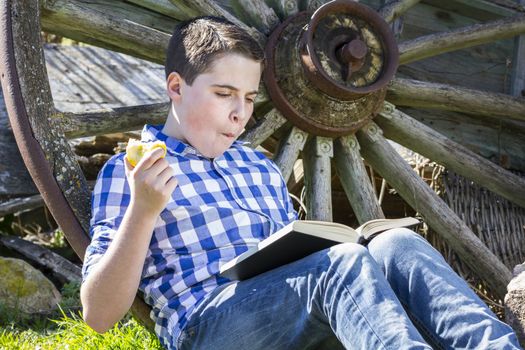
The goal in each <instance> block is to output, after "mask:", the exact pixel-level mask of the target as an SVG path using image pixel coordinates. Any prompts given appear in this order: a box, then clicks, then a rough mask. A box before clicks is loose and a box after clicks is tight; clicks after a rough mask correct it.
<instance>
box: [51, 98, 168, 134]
mask: <svg viewBox="0 0 525 350" xmlns="http://www.w3.org/2000/svg"><path fill="white" fill-rule="evenodd" d="M168 110H169V103H155V104H151V105H141V106H133V107H120V108H112V109H106V110H101V111H93V112H88V113H60V112H58V113H55V114H53V116H52V118H53V119H54V120H56V121H57V122H60V123H61V124H62V125H63V127H64V133H65V135H66V137H68V138H76V137H85V136H94V135H103V134H108V133H113V132H120V131H129V130H137V129H141V128H142V127H143V126H144V124H147V123H152V124H162V123H164V122H165V121H166V116H167V115H168Z"/></svg>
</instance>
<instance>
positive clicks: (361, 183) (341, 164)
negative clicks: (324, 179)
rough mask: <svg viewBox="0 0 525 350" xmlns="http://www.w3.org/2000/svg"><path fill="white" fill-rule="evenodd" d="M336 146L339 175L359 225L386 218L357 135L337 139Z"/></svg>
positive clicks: (336, 162)
mask: <svg viewBox="0 0 525 350" xmlns="http://www.w3.org/2000/svg"><path fill="white" fill-rule="evenodd" d="M334 146H335V150H334V151H335V164H336V169H337V174H338V175H339V179H340V181H341V184H342V186H343V189H344V190H345V193H346V196H347V197H348V200H349V202H350V205H351V206H352V209H353V210H354V213H355V215H356V217H357V220H358V221H359V223H360V224H364V223H365V222H367V221H368V220H373V219H381V218H384V217H385V214H384V213H383V210H382V209H381V206H380V205H379V202H378V200H377V197H376V194H375V192H374V189H373V187H372V184H371V183H370V178H369V177H368V174H367V172H366V169H365V165H364V163H363V160H362V158H361V154H360V153H359V143H358V142H357V139H356V137H355V135H348V136H344V137H341V138H338V139H336V140H335V145H334Z"/></svg>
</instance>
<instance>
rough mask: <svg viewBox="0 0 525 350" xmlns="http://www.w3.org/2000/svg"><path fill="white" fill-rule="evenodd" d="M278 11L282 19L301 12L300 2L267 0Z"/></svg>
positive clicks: (295, 0)
mask: <svg viewBox="0 0 525 350" xmlns="http://www.w3.org/2000/svg"><path fill="white" fill-rule="evenodd" d="M266 2H267V3H268V4H269V5H270V6H271V7H272V8H273V9H274V11H275V13H277V15H278V16H279V18H280V19H281V20H284V19H285V18H287V17H289V16H292V15H294V14H296V13H297V12H299V3H300V1H297V0H291V1H290V0H267V1H266Z"/></svg>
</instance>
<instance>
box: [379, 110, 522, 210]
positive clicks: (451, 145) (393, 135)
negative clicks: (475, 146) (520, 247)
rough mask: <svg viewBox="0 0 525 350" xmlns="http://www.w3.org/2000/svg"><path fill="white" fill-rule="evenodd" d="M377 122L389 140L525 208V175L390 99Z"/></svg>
mask: <svg viewBox="0 0 525 350" xmlns="http://www.w3.org/2000/svg"><path fill="white" fill-rule="evenodd" d="M376 122H377V124H379V126H380V127H381V128H382V129H383V132H384V134H385V136H386V137H388V138H389V139H391V140H393V141H395V142H397V143H399V144H401V145H403V146H405V147H407V148H409V149H411V150H413V151H415V152H417V153H419V154H421V155H423V156H425V157H427V158H429V159H432V160H433V161H435V162H437V163H440V164H442V165H444V166H445V167H446V168H449V169H451V170H454V172H456V173H458V174H460V175H463V176H465V177H466V178H468V179H470V180H473V181H474V182H476V183H477V184H479V185H481V186H483V187H485V188H487V189H489V190H490V191H492V192H494V193H497V194H499V195H500V196H502V197H504V198H506V199H508V200H510V201H511V202H514V203H516V204H518V205H520V206H522V207H524V208H525V179H524V178H521V177H519V176H517V175H515V174H513V173H511V172H510V171H507V170H505V169H503V168H502V167H500V166H497V165H496V164H494V163H492V162H491V161H489V160H487V159H485V158H483V157H481V156H479V155H477V154H476V153H474V152H472V151H470V150H469V149H467V148H466V147H464V146H462V145H460V144H459V143H457V142H454V141H452V140H450V139H449V138H448V137H446V136H444V135H442V134H440V133H438V132H437V131H434V130H433V129H432V128H430V127H428V126H426V125H425V124H423V123H420V122H418V121H417V120H415V119H413V118H411V117H410V116H408V115H406V114H405V113H403V112H401V111H400V110H397V109H395V107H394V106H393V105H392V104H390V103H388V102H386V103H385V107H384V108H383V110H382V111H381V112H380V114H379V117H378V118H376ZM524 151H525V146H524Z"/></svg>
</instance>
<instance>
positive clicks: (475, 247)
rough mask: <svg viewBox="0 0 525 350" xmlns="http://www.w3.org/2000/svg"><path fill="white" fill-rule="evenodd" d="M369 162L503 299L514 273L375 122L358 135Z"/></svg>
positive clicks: (364, 154)
mask: <svg viewBox="0 0 525 350" xmlns="http://www.w3.org/2000/svg"><path fill="white" fill-rule="evenodd" d="M357 137H358V140H359V143H360V144H361V146H362V149H361V153H362V154H363V156H364V158H365V159H366V161H367V162H368V163H369V164H371V166H372V167H373V168H374V170H376V171H377V172H379V173H380V174H381V176H382V177H383V178H384V179H385V180H386V181H387V182H388V183H389V184H390V185H392V186H393V187H394V188H395V189H396V190H397V191H398V193H399V194H400V195H401V197H403V199H404V200H405V201H406V202H407V203H408V204H409V205H410V206H412V208H414V210H416V211H417V212H419V213H421V214H422V215H423V217H424V218H425V221H426V222H427V223H428V224H429V225H430V226H431V227H432V228H433V229H434V230H435V231H436V232H437V233H438V234H439V235H440V236H441V237H442V238H443V239H445V240H446V241H447V242H448V243H449V245H450V246H451V248H452V249H453V250H454V251H455V252H456V253H457V254H458V255H459V256H460V257H461V259H462V261H463V262H465V263H466V264H467V265H468V266H469V267H470V268H471V269H472V271H474V272H475V273H476V274H477V275H478V276H479V277H481V278H482V279H483V280H484V281H486V282H487V283H488V284H489V285H490V286H491V288H492V289H493V290H494V292H495V293H496V294H497V295H498V296H499V297H501V298H503V296H504V295H505V292H506V287H507V284H508V282H509V281H510V279H511V277H512V274H511V272H510V270H509V269H508V268H507V267H506V266H505V265H504V264H503V263H502V262H501V261H500V260H499V259H498V258H497V257H496V256H495V255H494V253H492V252H491V251H490V250H489V249H488V248H487V247H486V246H485V245H484V244H483V242H482V241H481V240H480V239H479V238H478V237H477V236H476V235H475V234H474V233H473V232H472V231H471V230H470V228H469V227H468V226H467V225H466V224H465V223H464V222H463V221H462V220H461V219H460V218H459V217H458V216H457V215H456V214H455V213H454V212H453V211H452V209H450V208H449V207H448V206H447V205H446V204H445V202H444V201H443V200H442V199H441V198H439V197H438V195H437V194H436V193H435V192H434V191H433V190H432V189H431V188H430V186H428V185H427V184H426V183H425V182H424V181H423V180H422V179H421V178H420V177H419V176H418V175H417V174H416V173H415V172H414V171H413V169H412V168H411V167H410V166H409V165H408V164H407V163H406V162H405V161H404V159H403V158H402V157H401V156H400V155H399V154H398V153H397V152H396V151H395V150H394V148H393V147H392V146H391V145H390V144H389V143H388V142H387V140H386V139H385V138H384V137H383V135H382V134H381V130H380V129H379V127H378V126H377V125H376V124H374V123H373V122H371V123H370V124H369V125H368V126H366V127H365V128H363V129H361V130H360V131H358V133H357Z"/></svg>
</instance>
